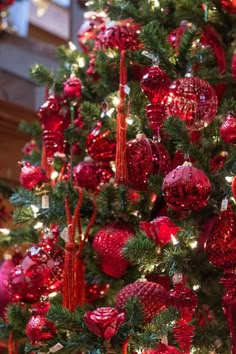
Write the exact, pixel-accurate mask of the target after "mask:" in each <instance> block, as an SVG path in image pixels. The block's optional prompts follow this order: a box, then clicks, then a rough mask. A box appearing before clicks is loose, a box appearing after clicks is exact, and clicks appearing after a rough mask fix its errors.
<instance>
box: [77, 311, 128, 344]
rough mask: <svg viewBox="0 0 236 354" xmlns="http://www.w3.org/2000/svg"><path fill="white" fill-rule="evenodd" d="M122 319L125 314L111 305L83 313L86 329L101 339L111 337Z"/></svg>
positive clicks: (123, 319)
mask: <svg viewBox="0 0 236 354" xmlns="http://www.w3.org/2000/svg"><path fill="white" fill-rule="evenodd" d="M124 321H125V314H124V313H119V312H118V311H117V310H116V309H114V308H113V307H100V308H98V309H96V310H94V311H87V312H86V313H85V315H84V322H85V323H86V326H87V327H88V329H89V330H90V331H91V332H92V333H94V334H95V335H96V336H98V337H101V338H103V339H110V338H111V337H113V336H114V335H115V334H116V333H117V331H118V329H119V328H120V326H121V325H122V323H123V322H124Z"/></svg>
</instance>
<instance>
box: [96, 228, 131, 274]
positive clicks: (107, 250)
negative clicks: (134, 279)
mask: <svg viewBox="0 0 236 354" xmlns="http://www.w3.org/2000/svg"><path fill="white" fill-rule="evenodd" d="M134 233H135V232H134V230H133V229H132V228H131V227H130V226H129V225H128V224H126V223H121V222H113V223H110V224H108V225H106V226H104V227H103V228H102V229H100V230H99V231H98V233H97V234H96V236H95V238H94V240H93V248H94V250H95V251H96V252H97V255H98V258H99V263H100V267H101V270H102V271H103V272H104V273H106V274H108V275H110V276H111V277H114V278H120V277H122V276H123V275H124V274H125V272H126V269H127V267H128V265H129V264H130V263H129V261H128V260H127V259H125V258H124V256H123V254H122V249H123V247H124V246H125V244H126V243H127V241H128V240H129V239H130V238H131V237H132V236H134Z"/></svg>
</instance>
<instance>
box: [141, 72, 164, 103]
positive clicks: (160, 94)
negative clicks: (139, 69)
mask: <svg viewBox="0 0 236 354" xmlns="http://www.w3.org/2000/svg"><path fill="white" fill-rule="evenodd" d="M170 84H171V80H170V78H169V76H168V75H167V74H166V73H165V72H164V71H163V70H162V69H161V68H160V67H159V66H157V65H154V66H152V67H151V68H150V69H149V70H148V71H147V72H146V73H145V75H144V76H143V78H142V80H141V89H142V91H143V92H144V94H145V96H147V98H148V100H149V101H150V102H151V103H152V104H155V103H160V102H161V101H162V99H163V98H164V97H165V95H166V94H167V92H168V89H169V86H170Z"/></svg>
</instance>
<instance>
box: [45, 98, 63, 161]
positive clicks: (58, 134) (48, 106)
mask: <svg viewBox="0 0 236 354" xmlns="http://www.w3.org/2000/svg"><path fill="white" fill-rule="evenodd" d="M38 116H39V118H40V121H41V124H42V130H43V132H42V139H43V142H44V144H45V147H46V155H47V157H51V156H53V155H54V153H55V152H63V151H64V147H65V141H64V131H65V129H66V128H68V126H69V124H70V108H69V105H68V102H67V101H66V100H65V99H64V98H61V97H53V96H50V97H49V98H48V99H47V101H46V102H45V103H44V104H43V105H42V106H41V107H40V108H39V110H38Z"/></svg>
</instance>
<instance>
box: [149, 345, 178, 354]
mask: <svg viewBox="0 0 236 354" xmlns="http://www.w3.org/2000/svg"><path fill="white" fill-rule="evenodd" d="M143 354H180V352H179V351H178V350H177V349H176V348H175V347H171V346H169V345H166V344H162V343H161V344H159V345H158V347H157V348H156V349H149V350H148V351H145V353H143Z"/></svg>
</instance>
